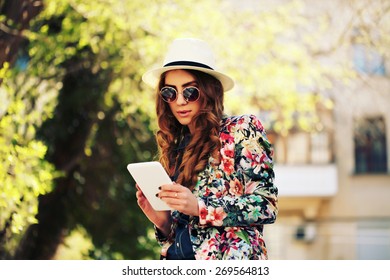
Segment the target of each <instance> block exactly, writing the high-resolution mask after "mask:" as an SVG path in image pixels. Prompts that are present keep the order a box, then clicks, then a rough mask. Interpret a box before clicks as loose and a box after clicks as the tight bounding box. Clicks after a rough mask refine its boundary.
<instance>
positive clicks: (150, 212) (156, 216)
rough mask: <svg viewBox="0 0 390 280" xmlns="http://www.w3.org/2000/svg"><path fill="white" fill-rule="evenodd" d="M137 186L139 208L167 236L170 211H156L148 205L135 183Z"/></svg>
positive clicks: (169, 226) (169, 225) (169, 224)
mask: <svg viewBox="0 0 390 280" xmlns="http://www.w3.org/2000/svg"><path fill="white" fill-rule="evenodd" d="M135 187H136V188H137V192H136V194H135V195H136V197H137V203H138V205H139V207H140V208H141V210H142V211H143V212H144V214H145V215H146V217H147V218H148V219H149V220H150V221H151V222H152V223H153V224H155V225H156V227H157V228H158V229H160V231H161V232H162V233H163V234H164V235H165V236H168V234H169V231H170V228H171V213H170V211H156V210H154V209H153V207H152V205H150V203H149V201H148V200H147V198H146V197H145V195H144V193H143V192H142V191H141V189H140V188H139V186H138V185H137V184H136V185H135Z"/></svg>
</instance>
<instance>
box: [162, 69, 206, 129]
mask: <svg viewBox="0 0 390 280" xmlns="http://www.w3.org/2000/svg"><path fill="white" fill-rule="evenodd" d="M164 86H170V87H173V88H174V89H176V91H177V92H178V93H179V94H178V96H177V99H176V100H175V101H173V102H171V103H168V104H169V107H170V109H171V111H172V113H173V115H174V116H175V117H176V119H177V120H178V121H179V122H180V123H181V124H182V125H187V126H188V128H189V130H190V132H191V133H192V132H193V131H194V127H193V124H192V119H193V117H194V116H195V115H196V114H197V113H198V112H199V111H200V101H199V99H198V100H197V101H194V102H187V101H186V100H185V99H184V97H183V94H182V92H183V89H184V88H186V87H189V86H195V87H198V84H197V82H196V80H195V77H194V76H192V75H191V74H190V73H189V72H187V71H184V70H171V71H169V72H168V73H166V76H165V84H164ZM198 88H199V87H198Z"/></svg>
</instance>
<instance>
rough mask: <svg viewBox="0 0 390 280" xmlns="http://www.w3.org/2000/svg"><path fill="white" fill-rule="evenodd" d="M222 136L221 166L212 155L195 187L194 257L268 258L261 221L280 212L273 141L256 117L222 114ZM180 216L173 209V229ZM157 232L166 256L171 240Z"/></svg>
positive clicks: (265, 222) (191, 231)
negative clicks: (274, 170) (274, 168)
mask: <svg viewBox="0 0 390 280" xmlns="http://www.w3.org/2000/svg"><path fill="white" fill-rule="evenodd" d="M220 140H221V144H222V145H221V155H222V161H221V163H220V165H219V166H218V167H215V166H214V165H213V164H212V162H215V160H214V159H213V158H211V157H210V159H209V164H208V165H207V166H206V168H205V170H204V171H203V172H201V173H200V174H199V176H198V179H199V180H198V183H197V185H196V186H195V188H194V190H193V193H194V194H195V195H196V196H197V197H198V200H199V217H191V219H190V224H189V232H190V238H191V242H192V245H193V249H194V252H195V258H196V259H267V250H266V247H265V243H264V240H263V225H264V224H270V223H273V222H274V221H275V219H276V216H277V212H278V208H277V195H278V190H277V188H276V186H274V172H273V162H272V152H273V151H272V147H271V144H270V143H269V142H268V140H267V137H266V134H265V130H264V128H263V126H262V124H261V122H260V121H259V120H258V119H257V118H256V117H255V116H254V115H244V116H234V117H227V118H224V119H223V120H222V121H221V129H220ZM178 215H179V213H178V212H177V211H173V212H172V217H173V221H174V222H173V226H172V231H174V229H175V220H176V219H177V217H178ZM172 233H173V232H172ZM156 236H157V239H158V241H159V242H160V244H161V245H162V246H163V248H162V255H164V252H165V251H166V249H167V248H168V247H169V246H170V244H171V242H172V241H171V238H167V239H161V238H160V237H159V235H158V234H156Z"/></svg>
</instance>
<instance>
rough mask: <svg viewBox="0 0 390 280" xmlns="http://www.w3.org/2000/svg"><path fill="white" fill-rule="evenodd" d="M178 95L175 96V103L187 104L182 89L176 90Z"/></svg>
mask: <svg viewBox="0 0 390 280" xmlns="http://www.w3.org/2000/svg"><path fill="white" fill-rule="evenodd" d="M177 94H178V96H177V99H176V104H177V105H185V104H187V101H186V100H185V99H184V95H183V92H182V91H178V93H177Z"/></svg>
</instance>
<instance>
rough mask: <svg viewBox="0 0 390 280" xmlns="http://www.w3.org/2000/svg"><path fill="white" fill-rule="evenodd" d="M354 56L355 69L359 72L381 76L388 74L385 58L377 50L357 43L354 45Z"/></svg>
mask: <svg viewBox="0 0 390 280" xmlns="http://www.w3.org/2000/svg"><path fill="white" fill-rule="evenodd" d="M353 56H354V65H355V69H356V71H358V72H359V73H364V74H370V75H380V76H384V75H385V74H386V69H385V62H384V58H383V56H381V55H380V54H379V53H378V52H377V51H375V50H373V49H370V48H368V47H367V46H363V45H360V44H356V45H354V46H353Z"/></svg>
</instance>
